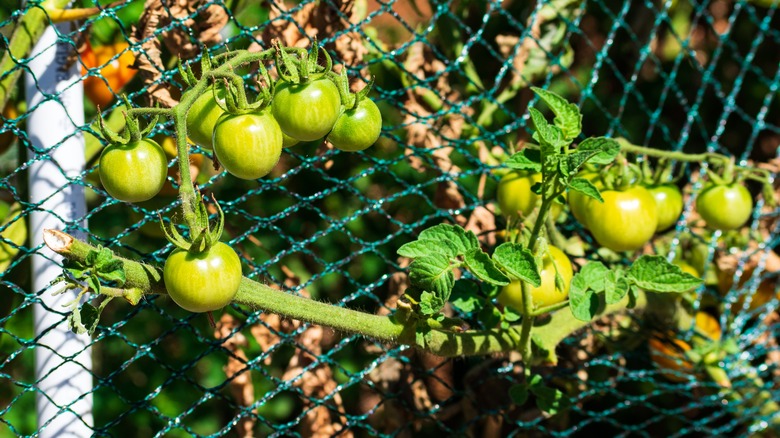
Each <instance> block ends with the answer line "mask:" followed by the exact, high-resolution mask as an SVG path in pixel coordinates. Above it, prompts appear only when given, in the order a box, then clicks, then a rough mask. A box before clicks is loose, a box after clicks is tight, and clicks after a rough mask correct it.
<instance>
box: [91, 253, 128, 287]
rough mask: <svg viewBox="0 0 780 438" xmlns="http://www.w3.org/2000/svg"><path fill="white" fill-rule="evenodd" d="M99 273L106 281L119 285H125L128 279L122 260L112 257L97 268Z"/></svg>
mask: <svg viewBox="0 0 780 438" xmlns="http://www.w3.org/2000/svg"><path fill="white" fill-rule="evenodd" d="M97 271H98V272H97V275H98V277H100V278H101V279H102V280H104V281H108V282H112V281H113V282H115V283H116V284H117V285H118V286H123V285H124V284H125V281H126V277H125V269H124V265H123V264H122V262H121V261H120V260H117V259H111V261H109V262H107V263H104V264H103V265H102V266H100V267H98V268H97Z"/></svg>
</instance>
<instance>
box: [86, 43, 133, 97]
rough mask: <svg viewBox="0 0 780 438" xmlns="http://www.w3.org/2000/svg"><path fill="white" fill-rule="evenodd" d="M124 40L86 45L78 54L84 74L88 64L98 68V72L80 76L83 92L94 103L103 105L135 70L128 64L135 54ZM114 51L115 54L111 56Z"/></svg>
mask: <svg viewBox="0 0 780 438" xmlns="http://www.w3.org/2000/svg"><path fill="white" fill-rule="evenodd" d="M129 47H130V46H129V45H128V44H127V42H125V41H120V42H118V43H115V44H110V45H105V46H96V47H91V46H90V45H89V44H87V48H86V49H85V51H84V52H83V53H82V54H81V62H82V63H83V66H82V69H81V74H82V76H83V75H86V74H87V69H88V68H100V76H99V77H98V76H87V77H86V78H84V94H85V95H86V96H87V97H88V98H89V100H91V101H92V103H94V104H95V105H98V106H100V107H103V108H105V107H107V106H108V105H109V104H111V102H113V101H114V96H115V95H116V94H117V93H119V92H120V91H121V90H122V87H124V86H125V84H127V83H128V82H130V81H131V80H132V79H133V77H134V76H135V74H136V73H137V72H138V70H136V69H133V68H130V66H131V65H133V64H134V63H135V55H134V54H133V52H132V51H131V50H129ZM116 55H119V56H118V57H116V59H112V58H114V57H115V56H116Z"/></svg>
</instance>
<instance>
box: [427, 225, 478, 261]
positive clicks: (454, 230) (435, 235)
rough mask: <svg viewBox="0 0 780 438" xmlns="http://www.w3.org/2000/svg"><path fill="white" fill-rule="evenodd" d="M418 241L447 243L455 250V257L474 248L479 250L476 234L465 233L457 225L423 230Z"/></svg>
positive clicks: (437, 226) (436, 226)
mask: <svg viewBox="0 0 780 438" xmlns="http://www.w3.org/2000/svg"><path fill="white" fill-rule="evenodd" d="M419 239H420V240H441V241H449V242H450V243H451V244H452V245H453V246H454V248H456V249H457V255H464V254H466V253H467V252H469V251H471V250H472V249H474V248H479V240H478V239H477V236H476V234H474V233H473V232H471V231H466V230H464V229H463V227H460V226H458V225H449V224H439V225H434V226H432V227H430V228H428V229H426V230H423V231H422V232H421V233H420V237H419Z"/></svg>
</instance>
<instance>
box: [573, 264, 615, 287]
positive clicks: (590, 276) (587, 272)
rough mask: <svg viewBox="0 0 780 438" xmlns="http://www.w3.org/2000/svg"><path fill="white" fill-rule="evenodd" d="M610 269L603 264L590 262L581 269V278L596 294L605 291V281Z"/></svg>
mask: <svg viewBox="0 0 780 438" xmlns="http://www.w3.org/2000/svg"><path fill="white" fill-rule="evenodd" d="M608 273H609V269H608V268H607V267H606V266H604V264H603V263H601V262H590V263H588V264H586V265H585V266H583V267H582V269H580V272H579V274H577V275H579V276H581V277H582V278H583V280H584V281H585V286H587V287H588V288H590V289H593V291H594V292H596V293H601V292H603V291H604V287H605V286H604V281H605V279H606V277H607V274H608Z"/></svg>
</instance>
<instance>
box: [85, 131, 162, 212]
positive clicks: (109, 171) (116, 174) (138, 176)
mask: <svg viewBox="0 0 780 438" xmlns="http://www.w3.org/2000/svg"><path fill="white" fill-rule="evenodd" d="M167 174H168V158H167V157H166V156H165V151H164V150H163V148H162V147H161V146H160V145H159V144H157V142H155V141H154V140H151V139H148V138H147V139H142V140H139V141H136V142H130V143H128V144H126V145H123V144H119V143H117V144H112V145H109V146H107V147H106V148H105V149H103V152H102V153H101V154H100V182H101V183H102V184H103V188H105V189H106V191H107V192H108V194H109V195H111V196H113V197H114V198H116V199H119V200H120V201H125V202H141V201H148V200H149V199H152V198H153V197H154V195H156V194H157V193H159V192H160V190H161V189H162V187H163V184H165V177H166V176H167Z"/></svg>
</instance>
